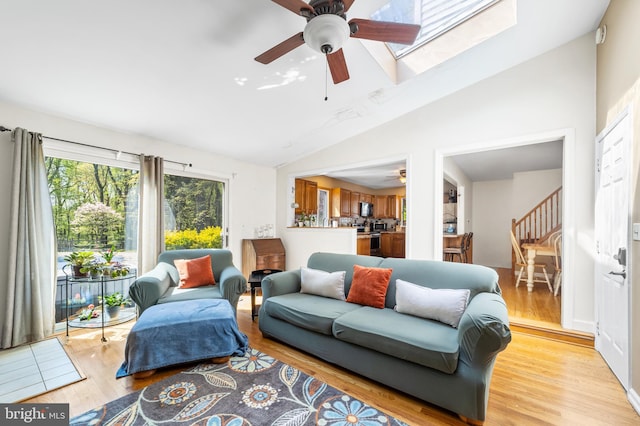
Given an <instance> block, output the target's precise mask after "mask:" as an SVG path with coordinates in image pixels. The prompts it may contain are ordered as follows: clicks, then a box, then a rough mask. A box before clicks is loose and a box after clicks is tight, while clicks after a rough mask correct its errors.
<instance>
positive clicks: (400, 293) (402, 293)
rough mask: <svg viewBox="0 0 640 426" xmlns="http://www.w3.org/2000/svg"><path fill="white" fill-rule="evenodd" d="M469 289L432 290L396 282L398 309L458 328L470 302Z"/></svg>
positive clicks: (404, 282)
mask: <svg viewBox="0 0 640 426" xmlns="http://www.w3.org/2000/svg"><path fill="white" fill-rule="evenodd" d="M470 293H471V292H470V291H469V290H468V289H450V288H447V289H445V288H438V289H435V290H434V289H431V288H429V287H423V286H420V285H416V284H413V283H410V282H407V281H404V280H396V307H395V308H394V309H395V310H396V311H397V312H400V313H401V314H409V315H415V316H418V317H421V318H428V319H432V320H436V321H440V322H442V323H445V324H448V325H450V326H451V327H454V328H457V327H458V324H459V323H460V318H461V317H462V314H464V310H465V309H466V307H467V303H468V302H469V294H470Z"/></svg>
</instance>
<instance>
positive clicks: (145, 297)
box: [129, 249, 247, 313]
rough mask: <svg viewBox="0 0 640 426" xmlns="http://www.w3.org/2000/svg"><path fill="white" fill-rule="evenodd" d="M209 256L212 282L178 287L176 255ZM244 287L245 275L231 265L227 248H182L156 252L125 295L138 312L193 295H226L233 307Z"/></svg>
mask: <svg viewBox="0 0 640 426" xmlns="http://www.w3.org/2000/svg"><path fill="white" fill-rule="evenodd" d="M206 255H210V256H211V268H212V270H213V278H214V280H215V285H208V286H203V287H196V288H179V287H178V284H179V283H180V276H179V274H178V270H177V269H176V267H175V265H174V263H173V262H174V260H176V259H195V258H198V257H203V256H206ZM246 289H247V279H246V278H245V277H244V276H243V275H242V273H241V272H240V270H238V268H236V267H235V266H234V265H233V256H232V254H231V251H229V250H226V249H185V250H171V251H165V252H162V253H160V256H158V264H157V265H156V266H155V268H153V269H152V270H151V271H149V272H147V273H145V274H143V275H141V276H140V277H138V279H136V280H135V282H134V283H133V284H131V287H130V288H129V297H130V298H131V300H133V301H134V302H135V303H136V305H137V306H138V309H139V313H142V312H144V311H145V309H147V308H148V307H150V306H153V305H157V304H159V303H170V302H177V301H182V300H193V299H226V300H228V301H229V303H230V304H231V307H232V308H233V310H234V311H236V310H237V306H238V300H239V299H240V295H241V294H242V293H244V292H245V291H246Z"/></svg>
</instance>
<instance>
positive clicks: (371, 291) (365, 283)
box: [347, 265, 393, 309]
mask: <svg viewBox="0 0 640 426" xmlns="http://www.w3.org/2000/svg"><path fill="white" fill-rule="evenodd" d="M391 272H393V269H391V268H389V269H387V268H365V267H364V266H360V265H353V279H352V280H351V288H350V289H349V295H348V296H347V302H351V303H357V304H359V305H367V306H372V307H374V308H380V309H382V308H384V299H385V296H386V295H387V287H389V280H390V279H391Z"/></svg>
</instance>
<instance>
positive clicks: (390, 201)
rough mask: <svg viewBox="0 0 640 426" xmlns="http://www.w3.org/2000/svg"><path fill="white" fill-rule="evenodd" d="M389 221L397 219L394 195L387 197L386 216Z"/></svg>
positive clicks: (396, 198) (396, 201)
mask: <svg viewBox="0 0 640 426" xmlns="http://www.w3.org/2000/svg"><path fill="white" fill-rule="evenodd" d="M386 217H388V218H391V219H396V218H398V197H397V196H395V195H387V216H386Z"/></svg>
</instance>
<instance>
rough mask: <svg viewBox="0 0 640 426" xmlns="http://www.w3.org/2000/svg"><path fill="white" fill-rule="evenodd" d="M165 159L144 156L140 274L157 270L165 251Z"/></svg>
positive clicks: (142, 169) (141, 176)
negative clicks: (155, 267)
mask: <svg viewBox="0 0 640 426" xmlns="http://www.w3.org/2000/svg"><path fill="white" fill-rule="evenodd" d="M163 200H164V160H163V159H162V157H153V156H145V155H141V156H140V200H139V203H138V205H139V206H140V208H139V212H138V217H139V222H138V223H139V224H138V272H139V274H143V273H145V272H147V271H150V270H151V269H153V267H154V266H155V265H156V263H157V261H158V255H159V254H160V253H161V252H162V251H164V209H163Z"/></svg>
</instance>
